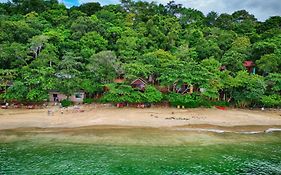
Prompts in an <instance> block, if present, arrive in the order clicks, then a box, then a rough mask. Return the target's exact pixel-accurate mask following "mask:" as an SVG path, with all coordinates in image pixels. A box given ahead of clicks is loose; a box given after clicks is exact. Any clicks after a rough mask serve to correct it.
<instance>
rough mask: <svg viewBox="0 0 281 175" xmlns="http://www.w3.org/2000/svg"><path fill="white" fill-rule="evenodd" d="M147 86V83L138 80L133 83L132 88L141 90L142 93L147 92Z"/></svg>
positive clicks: (140, 79)
mask: <svg viewBox="0 0 281 175" xmlns="http://www.w3.org/2000/svg"><path fill="white" fill-rule="evenodd" d="M146 85H147V82H146V81H145V80H144V79H142V78H137V79H135V80H134V81H132V83H131V86H132V87H133V88H136V89H139V90H141V91H144V90H145V86H146Z"/></svg>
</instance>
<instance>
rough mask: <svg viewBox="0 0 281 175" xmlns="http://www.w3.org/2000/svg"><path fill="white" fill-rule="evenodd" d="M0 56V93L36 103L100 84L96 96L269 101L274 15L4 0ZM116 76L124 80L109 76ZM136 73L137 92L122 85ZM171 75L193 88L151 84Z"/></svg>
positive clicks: (277, 41) (276, 41)
mask: <svg viewBox="0 0 281 175" xmlns="http://www.w3.org/2000/svg"><path fill="white" fill-rule="evenodd" d="M244 61H252V62H253V67H255V72H249V71H248V70H247V69H246V68H245V66H244V65H243V64H244ZM0 63H1V64H0V80H1V81H0V83H1V88H2V94H1V99H2V100H17V101H29V102H42V101H44V100H46V99H48V91H49V90H52V89H57V90H59V91H61V92H63V93H64V94H65V95H67V96H70V95H71V94H72V93H74V92H75V91H77V90H84V91H85V92H86V93H87V96H88V97H93V96H94V94H97V93H100V94H101V93H103V94H104V95H103V97H102V98H101V100H102V101H104V102H130V103H137V102H149V103H155V102H160V101H169V102H170V103H171V104H174V105H179V104H180V105H186V106H191V107H197V106H198V104H205V103H207V102H210V103H211V102H212V103H215V102H218V100H219V99H220V100H221V101H222V100H226V101H228V102H230V103H231V104H234V105H236V106H238V107H246V106H267V107H278V106H280V105H281V17H280V16H274V17H270V18H269V19H267V20H266V21H264V22H260V21H258V20H257V19H256V18H255V16H254V15H252V14H249V13H248V12H247V11H245V10H241V11H236V12H234V13H233V14H220V15H219V14H217V13H216V12H210V13H209V14H207V15H206V16H205V15H204V14H203V13H202V12H200V11H198V10H195V9H190V8H186V7H183V6H182V5H180V4H176V3H175V2H174V1H171V2H169V3H168V4H166V5H162V4H156V3H153V2H152V3H149V2H142V1H138V2H134V1H131V0H121V3H120V4H117V5H106V6H101V5H100V4H99V3H87V4H82V5H80V6H79V7H71V8H70V9H68V8H66V7H65V5H64V4H60V3H58V1H57V0H12V1H11V2H8V3H0ZM120 77H123V78H125V82H124V83H114V79H115V78H120ZM138 77H142V78H143V79H146V80H148V79H150V80H151V81H150V85H149V86H148V87H147V88H146V90H145V92H140V91H137V90H135V89H133V88H132V87H131V86H130V82H131V81H132V80H134V79H135V78H138ZM175 82H179V84H183V83H185V84H188V85H192V86H193V87H194V88H196V89H201V90H202V89H203V90H202V91H201V92H200V91H199V90H198V91H197V92H195V93H194V94H185V95H182V94H177V93H175V92H172V91H170V92H166V93H160V91H159V88H162V87H170V86H171V85H173V84H174V83H175ZM11 84H12V85H11ZM105 86H106V87H108V88H109V90H108V91H106V92H104V87H105ZM222 93H223V94H224V97H225V98H223V99H222V98H219V97H220V94H222ZM210 103H208V104H210ZM203 106H206V105H203Z"/></svg>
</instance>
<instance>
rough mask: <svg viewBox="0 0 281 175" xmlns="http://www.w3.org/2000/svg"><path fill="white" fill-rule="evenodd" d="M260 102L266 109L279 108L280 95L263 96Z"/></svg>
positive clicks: (280, 103)
mask: <svg viewBox="0 0 281 175" xmlns="http://www.w3.org/2000/svg"><path fill="white" fill-rule="evenodd" d="M261 102H262V104H264V106H266V107H280V106H281V95H277V94H274V95H268V96H263V97H262V99H261Z"/></svg>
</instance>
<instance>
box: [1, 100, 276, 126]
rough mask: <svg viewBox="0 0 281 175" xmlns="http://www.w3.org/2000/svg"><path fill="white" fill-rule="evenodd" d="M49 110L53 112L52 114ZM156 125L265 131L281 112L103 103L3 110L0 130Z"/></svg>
mask: <svg viewBox="0 0 281 175" xmlns="http://www.w3.org/2000/svg"><path fill="white" fill-rule="evenodd" d="M48 110H51V111H53V114H52V115H48ZM101 126H103V127H105V126H110V127H152V128H177V129H181V130H184V129H187V130H188V129H189V130H193V129H198V128H200V129H203V130H204V129H223V130H232V131H233V130H235V131H237V130H238V131H263V130H266V129H269V128H281V111H280V110H276V111H261V110H247V109H227V110H220V109H216V108H211V109H207V108H196V109H177V108H159V107H158V108H157V107H153V108H145V109H139V108H116V107H106V106H101V105H89V106H80V111H79V110H76V109H74V108H70V109H64V110H63V113H62V110H61V109H59V108H58V107H51V108H48V109H47V108H46V109H32V110H28V109H1V110H0V130H5V129H19V128H43V129H44V128H46V129H51V128H52V129H54V128H69V129H70V128H77V127H80V128H81V127H101Z"/></svg>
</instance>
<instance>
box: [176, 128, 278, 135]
mask: <svg viewBox="0 0 281 175" xmlns="http://www.w3.org/2000/svg"><path fill="white" fill-rule="evenodd" d="M176 130H178V131H197V132H214V133H236V134H261V133H271V132H281V128H269V129H267V130H263V131H229V130H222V129H212V128H210V129H204V128H177V129H176Z"/></svg>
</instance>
